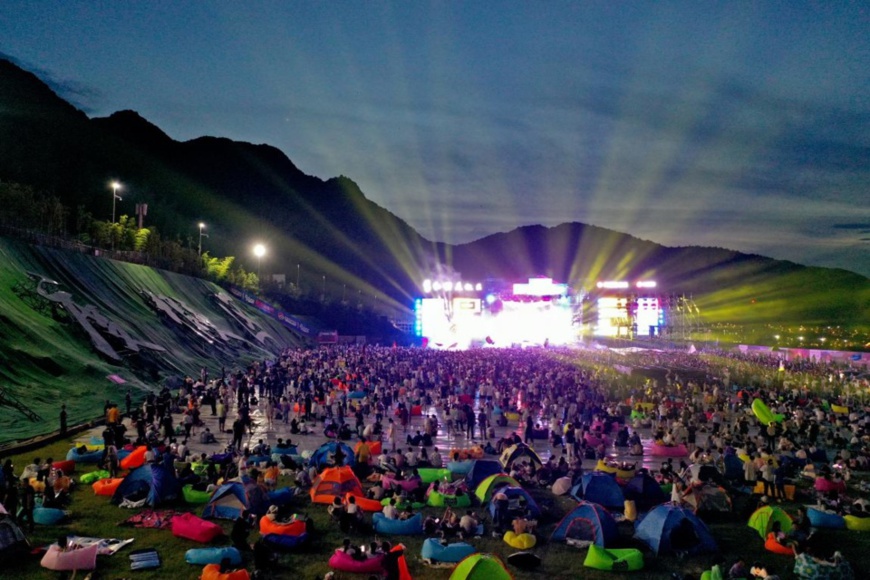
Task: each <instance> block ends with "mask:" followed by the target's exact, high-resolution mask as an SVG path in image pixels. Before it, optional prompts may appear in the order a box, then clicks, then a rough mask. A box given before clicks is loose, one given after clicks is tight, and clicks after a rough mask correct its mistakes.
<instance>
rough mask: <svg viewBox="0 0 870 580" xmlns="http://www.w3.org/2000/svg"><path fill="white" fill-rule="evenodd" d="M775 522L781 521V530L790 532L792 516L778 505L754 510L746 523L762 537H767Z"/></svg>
mask: <svg viewBox="0 0 870 580" xmlns="http://www.w3.org/2000/svg"><path fill="white" fill-rule="evenodd" d="M773 522H779V525H780V526H781V528H780V529H781V530H782V531H783V532H788V531H790V530H791V527H792V520H791V516H790V515H788V514H787V513H785V512H784V511H783V510H782V508H780V507H778V506H770V505H766V506H762V507H760V508H758V509H757V510H755V511H754V512H752V515H751V516H749V522H748V523H747V524H746V525H748V526H749V527H750V528H752V529H753V530H755V531H756V532H758V535H759V536H761V539H762V540H763V539H766V538H767V534H769V533H770V531H771V529H772V528H773Z"/></svg>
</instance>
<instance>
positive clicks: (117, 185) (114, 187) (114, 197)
mask: <svg viewBox="0 0 870 580" xmlns="http://www.w3.org/2000/svg"><path fill="white" fill-rule="evenodd" d="M111 186H112V223H113V224H114V223H115V202H116V201H121V196H120V195H118V190H119V189H121V184H120V183H119V182H117V181H113V182H112V183H111Z"/></svg>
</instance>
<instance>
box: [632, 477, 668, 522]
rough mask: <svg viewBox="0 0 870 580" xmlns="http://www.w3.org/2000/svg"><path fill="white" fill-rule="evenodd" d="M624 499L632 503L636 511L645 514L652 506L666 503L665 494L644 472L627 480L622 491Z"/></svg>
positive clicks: (666, 497)
mask: <svg viewBox="0 0 870 580" xmlns="http://www.w3.org/2000/svg"><path fill="white" fill-rule="evenodd" d="M623 493H624V494H625V499H630V500H632V501H634V503H635V505H636V506H637V509H638V510H640V511H642V512H645V511H649V509H650V508H651V507H653V506H657V505H659V504H660V503H665V502H666V501H668V496H667V494H666V493H665V492H664V491H662V488H661V486H660V485H659V484H658V482H657V481H656V480H655V479H653V477H652V476H651V475H650V474H649V473H647V472H646V471H638V472H637V473H635V474H634V477H632V478H631V479H629V480H628V483H627V484H625V489H624V490H623Z"/></svg>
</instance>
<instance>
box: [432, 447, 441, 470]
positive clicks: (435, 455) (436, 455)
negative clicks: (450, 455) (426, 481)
mask: <svg viewBox="0 0 870 580" xmlns="http://www.w3.org/2000/svg"><path fill="white" fill-rule="evenodd" d="M429 463H431V464H432V467H435V468H438V469H440V468H442V467H444V459H443V458H442V457H441V453H440V452H439V451H438V448H437V447H434V448H433V449H432V455H430V456H429Z"/></svg>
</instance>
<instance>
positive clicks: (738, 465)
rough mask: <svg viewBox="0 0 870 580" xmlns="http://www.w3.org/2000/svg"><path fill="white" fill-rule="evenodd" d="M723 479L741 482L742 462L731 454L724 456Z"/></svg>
mask: <svg viewBox="0 0 870 580" xmlns="http://www.w3.org/2000/svg"><path fill="white" fill-rule="evenodd" d="M723 461H724V462H725V479H727V480H729V481H743V460H742V459H740V458H739V457H737V456H736V455H734V454H733V453H729V454H725V456H724V457H723Z"/></svg>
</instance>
